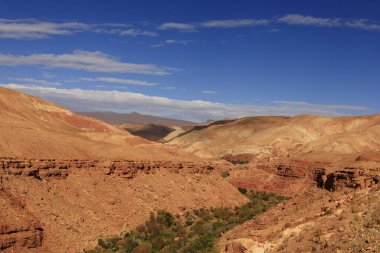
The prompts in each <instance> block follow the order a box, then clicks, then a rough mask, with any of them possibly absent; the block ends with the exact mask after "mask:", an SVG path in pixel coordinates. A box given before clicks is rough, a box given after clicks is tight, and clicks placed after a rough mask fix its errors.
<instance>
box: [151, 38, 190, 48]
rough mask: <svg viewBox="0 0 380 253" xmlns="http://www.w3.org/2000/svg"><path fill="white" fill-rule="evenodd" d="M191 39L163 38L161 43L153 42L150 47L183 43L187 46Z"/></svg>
mask: <svg viewBox="0 0 380 253" xmlns="http://www.w3.org/2000/svg"><path fill="white" fill-rule="evenodd" d="M190 42H191V41H190V40H173V39H169V40H165V41H163V42H161V43H158V44H153V45H152V47H163V46H166V45H176V44H177V45H184V46H187V45H188V44H189V43H190Z"/></svg>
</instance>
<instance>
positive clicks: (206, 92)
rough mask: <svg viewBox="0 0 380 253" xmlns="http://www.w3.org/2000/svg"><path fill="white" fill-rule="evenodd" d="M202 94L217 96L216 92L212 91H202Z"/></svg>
mask: <svg viewBox="0 0 380 253" xmlns="http://www.w3.org/2000/svg"><path fill="white" fill-rule="evenodd" d="M202 93H203V94H209V95H215V94H218V92H216V91H213V90H202Z"/></svg>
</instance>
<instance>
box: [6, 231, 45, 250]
mask: <svg viewBox="0 0 380 253" xmlns="http://www.w3.org/2000/svg"><path fill="white" fill-rule="evenodd" d="M43 235H44V231H43V228H42V227H41V226H40V225H38V224H26V225H25V224H24V225H22V226H18V227H14V226H13V227H10V226H7V225H4V224H2V225H1V226H0V251H1V250H5V249H7V248H11V247H13V248H37V247H41V246H42V239H43Z"/></svg>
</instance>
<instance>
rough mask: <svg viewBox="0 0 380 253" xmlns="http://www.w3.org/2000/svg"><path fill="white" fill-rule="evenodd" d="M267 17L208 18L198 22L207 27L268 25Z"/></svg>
mask: <svg viewBox="0 0 380 253" xmlns="http://www.w3.org/2000/svg"><path fill="white" fill-rule="evenodd" d="M269 23H270V21H269V20H268V19H226V20H210V21H206V22H203V23H201V24H200V26H202V27H207V28H236V27H244V26H256V25H269Z"/></svg>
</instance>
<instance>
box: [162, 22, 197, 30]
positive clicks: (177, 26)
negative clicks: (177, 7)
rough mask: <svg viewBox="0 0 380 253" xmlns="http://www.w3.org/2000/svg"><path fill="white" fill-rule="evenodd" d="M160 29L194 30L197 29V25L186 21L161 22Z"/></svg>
mask: <svg viewBox="0 0 380 253" xmlns="http://www.w3.org/2000/svg"><path fill="white" fill-rule="evenodd" d="M158 29H160V30H169V29H173V30H179V31H182V32H194V31H196V29H195V25H193V24H186V23H177V22H167V23H163V24H161V25H160V26H159V27H158Z"/></svg>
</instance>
